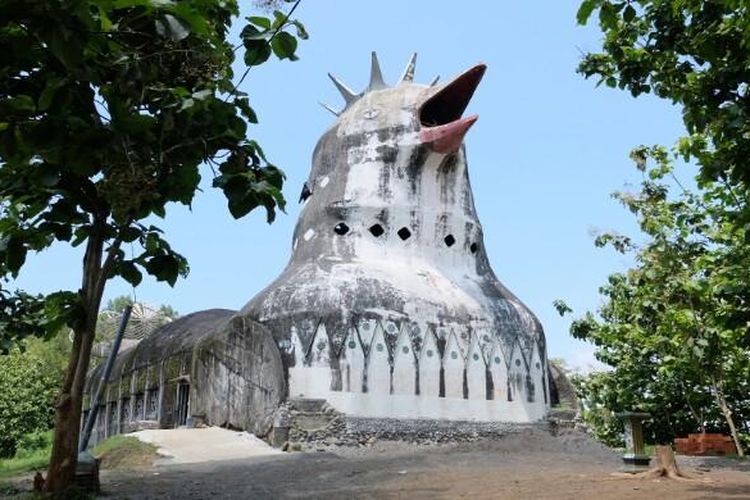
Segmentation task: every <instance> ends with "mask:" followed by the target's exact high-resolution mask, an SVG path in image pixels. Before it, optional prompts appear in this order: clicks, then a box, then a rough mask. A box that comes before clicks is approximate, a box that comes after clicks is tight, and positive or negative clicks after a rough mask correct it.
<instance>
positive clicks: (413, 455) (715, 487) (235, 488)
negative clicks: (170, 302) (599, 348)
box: [101, 431, 750, 500]
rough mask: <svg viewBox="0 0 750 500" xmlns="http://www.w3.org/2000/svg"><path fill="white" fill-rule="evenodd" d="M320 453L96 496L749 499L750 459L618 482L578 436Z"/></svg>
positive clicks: (194, 469)
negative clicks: (682, 477) (680, 476)
mask: <svg viewBox="0 0 750 500" xmlns="http://www.w3.org/2000/svg"><path fill="white" fill-rule="evenodd" d="M320 449H321V450H322V451H316V449H311V450H309V451H306V452H302V453H289V454H283V455H276V456H272V457H252V458H247V459H243V460H232V461H223V462H204V463H199V464H183V465H173V466H167V467H155V468H154V467H151V468H146V469H140V470H133V471H103V472H102V476H101V480H102V489H103V494H104V495H105V496H106V497H107V498H112V499H126V498H127V499H169V498H176V499H180V500H183V499H214V498H237V499H266V498H268V499H277V498H281V499H287V498H288V499H291V498H315V499H318V498H319V499H351V498H356V499H360V498H363V499H381V498H383V499H401V498H408V499H409V500H415V499H423V498H424V499H427V498H429V499H453V498H472V499H474V498H480V499H484V498H488V499H489V498H491V499H506V498H507V499H525V498H530V499H575V500H582V499H588V498H595V499H605V500H606V499H620V498H623V499H625V498H627V499H652V498H654V499H658V498H665V499H668V500H669V499H675V500H677V499H679V500H682V499H698V498H701V499H750V461H748V460H744V461H741V460H735V459H727V458H694V457H682V456H678V457H677V461H678V464H679V466H680V469H681V470H682V471H684V472H685V473H686V475H688V476H690V477H692V478H694V480H693V481H687V482H685V481H674V480H669V479H634V478H625V477H620V476H619V475H613V473H616V472H617V471H619V470H620V469H621V468H622V462H621V460H620V458H619V457H618V456H617V455H616V454H615V453H613V452H612V451H611V450H609V449H607V448H605V447H603V446H601V445H599V444H598V443H595V442H593V441H592V440H590V439H589V438H588V437H587V436H585V435H583V434H580V433H576V432H569V433H565V434H562V435H559V436H551V435H549V434H548V433H546V432H542V431H529V432H524V433H521V434H516V435H510V436H506V437H503V438H500V439H495V440H482V441H477V442H473V443H459V444H450V445H432V446H417V445H413V444H409V443H404V442H398V441H396V442H394V441H377V442H376V443H374V444H373V445H372V446H365V447H359V448H348V447H337V446H330V447H327V448H325V449H323V448H320Z"/></svg>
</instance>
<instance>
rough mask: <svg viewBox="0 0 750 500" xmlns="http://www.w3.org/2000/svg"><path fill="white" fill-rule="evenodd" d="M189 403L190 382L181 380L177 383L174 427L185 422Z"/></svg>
mask: <svg viewBox="0 0 750 500" xmlns="http://www.w3.org/2000/svg"><path fill="white" fill-rule="evenodd" d="M189 403H190V384H188V383H187V382H185V381H182V382H180V383H178V384H177V419H176V421H175V427H180V426H182V425H185V424H187V417H188V406H189Z"/></svg>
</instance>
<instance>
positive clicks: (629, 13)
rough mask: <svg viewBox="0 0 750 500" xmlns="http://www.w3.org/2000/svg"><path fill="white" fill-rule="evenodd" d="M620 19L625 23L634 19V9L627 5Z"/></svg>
mask: <svg viewBox="0 0 750 500" xmlns="http://www.w3.org/2000/svg"><path fill="white" fill-rule="evenodd" d="M622 19H623V21H625V22H626V23H629V22H630V21H632V20H633V19H635V8H633V6H632V5H628V6H627V7H625V10H624V11H622Z"/></svg>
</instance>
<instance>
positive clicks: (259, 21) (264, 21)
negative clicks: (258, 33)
mask: <svg viewBox="0 0 750 500" xmlns="http://www.w3.org/2000/svg"><path fill="white" fill-rule="evenodd" d="M246 19H247V20H248V21H250V22H251V23H253V24H254V25H256V26H260V27H261V28H263V29H266V30H267V29H270V28H271V20H270V19H268V18H267V17H261V16H250V17H248V18H246Z"/></svg>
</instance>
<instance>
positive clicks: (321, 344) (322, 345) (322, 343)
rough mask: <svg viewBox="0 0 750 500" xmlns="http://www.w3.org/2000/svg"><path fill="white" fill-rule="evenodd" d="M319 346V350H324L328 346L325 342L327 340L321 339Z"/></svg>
mask: <svg viewBox="0 0 750 500" xmlns="http://www.w3.org/2000/svg"><path fill="white" fill-rule="evenodd" d="M317 347H318V350H319V351H322V350H323V349H325V348H326V343H325V341H324V340H321V341H320V342H318V346H317Z"/></svg>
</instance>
